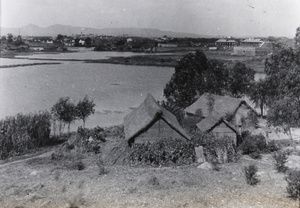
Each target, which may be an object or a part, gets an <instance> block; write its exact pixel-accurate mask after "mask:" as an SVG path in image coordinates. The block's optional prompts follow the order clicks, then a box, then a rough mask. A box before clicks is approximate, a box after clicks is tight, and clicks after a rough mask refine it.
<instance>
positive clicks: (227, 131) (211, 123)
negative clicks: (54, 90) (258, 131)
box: [197, 116, 239, 144]
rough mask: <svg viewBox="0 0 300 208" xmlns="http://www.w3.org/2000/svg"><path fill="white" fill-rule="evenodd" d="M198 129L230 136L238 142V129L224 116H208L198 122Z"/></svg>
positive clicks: (217, 135) (219, 135) (216, 134)
mask: <svg viewBox="0 0 300 208" xmlns="http://www.w3.org/2000/svg"><path fill="white" fill-rule="evenodd" d="M197 127H198V129H199V130H200V131H201V132H203V133H212V134H213V135H214V136H215V137H219V138H222V137H225V136H226V137H230V138H232V139H233V141H234V143H235V144H237V136H238V134H239V132H238V130H237V129H236V128H235V127H234V126H233V125H232V124H231V123H229V122H228V121H226V120H225V119H223V118H220V119H216V118H213V117H211V116H210V117H207V118H205V119H203V120H201V121H200V122H199V123H197Z"/></svg>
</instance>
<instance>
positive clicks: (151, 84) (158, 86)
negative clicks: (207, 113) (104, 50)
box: [0, 59, 174, 130]
mask: <svg viewBox="0 0 300 208" xmlns="http://www.w3.org/2000/svg"><path fill="white" fill-rule="evenodd" d="M13 60H14V59H11V60H10V61H13ZM16 61H17V63H18V62H19V60H16ZM31 61H32V60H31ZM1 63H2V62H1ZM61 63H62V64H58V65H36V66H26V67H13V68H1V69H0V98H1V102H0V117H1V118H3V117H5V116H12V115H16V114H17V113H19V112H22V113H30V112H37V111H39V110H50V109H51V107H52V106H53V105H54V104H55V103H56V102H57V100H58V99H59V98H60V97H66V96H68V97H70V98H71V99H72V100H73V101H75V102H78V101H79V100H80V99H83V98H84V96H85V95H88V97H89V98H91V99H93V100H94V102H95V103H96V113H95V114H94V115H93V116H91V117H90V118H89V119H88V121H87V123H86V126H87V127H93V126H97V125H100V126H111V125H116V124H122V123H123V118H124V117H125V115H126V114H128V113H129V112H130V111H131V108H132V107H137V106H138V105H139V104H140V103H141V102H143V100H144V99H145V98H146V96H147V94H148V93H150V94H152V95H153V96H154V97H155V98H156V99H158V100H162V99H163V96H162V91H163V89H164V87H165V84H166V83H167V82H168V81H169V80H170V78H171V76H172V74H173V72H174V68H169V67H151V66H124V65H113V64H93V63H83V62H71V61H69V62H61ZM12 64H14V63H12ZM78 125H81V122H79V123H78V122H77V123H75V125H73V130H74V128H75V129H77V126H78Z"/></svg>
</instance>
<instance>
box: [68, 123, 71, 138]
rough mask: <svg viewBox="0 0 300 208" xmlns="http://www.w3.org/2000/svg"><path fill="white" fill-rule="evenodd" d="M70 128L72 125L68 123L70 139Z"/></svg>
mask: <svg viewBox="0 0 300 208" xmlns="http://www.w3.org/2000/svg"><path fill="white" fill-rule="evenodd" d="M70 126H71V123H68V133H69V137H70V135H71V133H70Z"/></svg>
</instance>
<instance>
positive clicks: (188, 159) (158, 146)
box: [130, 138, 196, 166]
mask: <svg viewBox="0 0 300 208" xmlns="http://www.w3.org/2000/svg"><path fill="white" fill-rule="evenodd" d="M195 159H196V155H195V149H194V145H193V144H192V143H190V142H186V141H183V140H182V139H172V138H168V139H162V140H159V141H157V142H153V143H149V142H148V143H134V144H133V146H132V149H131V154H130V162H131V164H132V165H154V166H160V165H163V166H168V165H173V164H176V165H185V164H191V163H193V162H195Z"/></svg>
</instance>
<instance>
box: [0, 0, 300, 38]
mask: <svg viewBox="0 0 300 208" xmlns="http://www.w3.org/2000/svg"><path fill="white" fill-rule="evenodd" d="M0 2H1V4H0V6H1V13H0V15H1V20H0V21H1V27H7V28H11V27H22V26H26V25H28V24H35V25H38V26H42V27H46V26H50V25H53V24H66V25H73V26H80V27H94V28H107V27H118V28H120V27H140V28H156V29H161V30H170V31H175V32H189V33H197V34H204V35H223V36H244V35H247V36H270V35H272V36H287V37H294V35H295V31H296V28H297V27H298V26H300V0H0Z"/></svg>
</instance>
